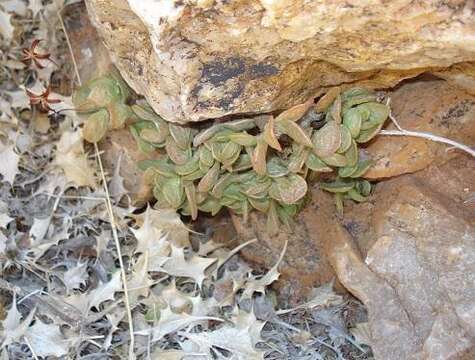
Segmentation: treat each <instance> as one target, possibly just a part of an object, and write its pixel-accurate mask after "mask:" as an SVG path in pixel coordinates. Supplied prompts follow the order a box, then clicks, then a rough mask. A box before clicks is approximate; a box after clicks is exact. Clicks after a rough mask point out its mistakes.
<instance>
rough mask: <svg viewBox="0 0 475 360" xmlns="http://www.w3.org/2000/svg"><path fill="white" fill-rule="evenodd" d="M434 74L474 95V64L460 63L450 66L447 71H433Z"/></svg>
mask: <svg viewBox="0 0 475 360" xmlns="http://www.w3.org/2000/svg"><path fill="white" fill-rule="evenodd" d="M434 74H435V75H436V76H438V77H440V78H442V79H444V80H447V81H448V82H449V83H451V84H453V85H454V86H458V87H460V88H462V89H464V90H465V91H466V92H468V93H469V94H472V95H475V63H473V62H469V63H462V64H457V65H454V66H451V67H450V68H449V69H444V70H440V71H435V72H434Z"/></svg>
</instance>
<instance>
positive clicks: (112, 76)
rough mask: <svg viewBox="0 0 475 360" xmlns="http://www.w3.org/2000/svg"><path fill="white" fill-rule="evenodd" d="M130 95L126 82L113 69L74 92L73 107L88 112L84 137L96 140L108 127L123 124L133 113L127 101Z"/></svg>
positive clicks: (118, 126) (116, 126)
mask: <svg viewBox="0 0 475 360" xmlns="http://www.w3.org/2000/svg"><path fill="white" fill-rule="evenodd" d="M129 95H130V91H129V88H128V86H127V84H126V83H125V82H124V81H123V80H122V78H121V77H120V76H119V75H118V74H116V73H109V74H107V75H104V76H102V77H99V78H97V79H93V80H91V81H89V82H88V83H87V84H85V85H83V86H81V87H80V88H79V89H78V90H77V91H76V92H75V93H74V94H73V103H74V106H75V108H76V111H77V112H79V113H82V114H86V115H87V119H86V120H85V122H84V127H83V137H84V139H86V140H87V141H89V142H92V143H95V142H98V141H99V140H101V139H102V138H103V137H104V135H105V134H106V132H107V131H108V130H110V129H119V128H122V127H123V126H124V124H125V122H126V120H127V119H129V118H130V117H131V116H132V114H133V113H132V110H131V109H130V106H128V105H127V104H126V101H127V98H128V97H129Z"/></svg>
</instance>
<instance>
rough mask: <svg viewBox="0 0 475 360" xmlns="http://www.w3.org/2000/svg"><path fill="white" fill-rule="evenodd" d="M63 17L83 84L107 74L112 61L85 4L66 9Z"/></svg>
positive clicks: (77, 4)
mask: <svg viewBox="0 0 475 360" xmlns="http://www.w3.org/2000/svg"><path fill="white" fill-rule="evenodd" d="M63 17H64V18H65V27H66V31H67V32H68V37H69V40H70V42H71V48H72V51H73V55H74V59H75V61H76V64H77V67H78V72H79V76H80V77H81V82H82V83H85V82H87V81H88V80H91V79H94V78H96V77H99V76H101V75H104V74H105V73H107V72H108V71H109V70H110V68H111V66H112V61H111V59H110V57H109V54H108V52H107V49H106V47H105V46H104V45H103V43H102V41H101V39H100V38H99V36H98V35H97V31H96V29H95V28H94V26H92V24H91V21H90V19H89V17H88V16H87V11H86V9H85V6H84V4H83V3H82V2H80V3H76V4H71V5H70V6H67V7H65V8H64V14H63Z"/></svg>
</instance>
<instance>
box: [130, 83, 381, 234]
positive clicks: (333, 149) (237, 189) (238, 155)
mask: <svg viewBox="0 0 475 360" xmlns="http://www.w3.org/2000/svg"><path fill="white" fill-rule="evenodd" d="M132 110H133V111H134V113H135V116H136V117H137V118H139V120H138V121H137V122H135V123H134V124H132V125H131V131H132V134H133V135H134V137H135V138H136V140H137V143H138V146H139V147H140V149H142V150H143V151H151V150H154V149H163V150H164V152H165V154H163V155H162V156H161V157H160V158H159V159H156V160H148V161H146V162H143V163H141V164H140V165H141V167H142V169H143V170H145V171H147V173H148V175H149V176H150V178H151V179H152V181H153V184H154V195H155V197H156V199H157V204H156V206H157V207H158V208H173V209H176V210H180V211H181V212H182V213H183V214H186V215H190V216H191V217H192V218H193V219H195V218H196V217H197V215H198V211H203V212H209V213H211V214H212V215H214V214H216V213H217V212H218V211H219V210H220V209H221V208H223V207H226V208H229V209H232V210H233V211H234V212H235V213H238V214H242V215H244V217H247V214H248V213H249V212H250V211H251V210H252V209H254V210H258V211H261V212H263V213H266V214H267V215H268V226H269V228H270V229H276V228H278V225H279V223H280V222H283V223H284V224H290V223H291V220H292V218H293V216H294V215H295V214H296V213H297V212H298V210H299V209H300V208H301V206H302V204H303V201H304V197H305V195H306V193H307V189H308V186H307V181H306V178H307V175H308V174H309V173H310V172H317V173H319V172H322V173H334V174H335V175H336V176H335V180H334V181H332V182H325V183H321V187H322V189H324V190H326V191H330V192H333V193H335V194H336V200H337V206H338V208H339V209H341V208H342V202H343V200H344V199H346V198H348V199H352V200H355V201H364V200H365V199H366V197H367V196H368V195H369V194H370V192H371V185H370V183H369V182H367V181H365V180H360V179H358V178H360V177H361V176H362V175H363V174H364V173H365V172H366V171H367V170H368V169H369V168H370V167H371V165H372V161H371V160H369V159H365V158H362V157H361V156H360V154H359V150H358V145H359V144H361V143H365V142H367V141H369V140H371V139H372V138H373V137H374V136H375V135H376V134H377V133H378V132H379V130H380V129H381V127H382V126H383V124H384V121H385V120H386V118H387V117H388V114H389V108H388V106H386V105H384V104H381V103H379V102H377V101H376V96H375V94H374V93H372V92H370V91H368V90H365V89H360V88H356V89H351V90H348V91H345V92H343V93H341V94H340V91H339V89H334V90H332V91H330V92H329V93H327V94H326V95H325V96H324V97H323V98H321V99H320V100H319V101H318V103H317V104H316V105H315V104H314V103H313V101H309V102H306V103H304V104H301V105H298V106H295V107H293V108H291V109H289V110H287V111H284V112H282V113H281V114H280V115H278V116H277V117H273V116H261V117H257V118H250V119H240V120H235V121H229V122H224V123H217V124H214V125H212V126H211V127H209V128H207V129H205V130H203V131H200V132H198V131H197V130H196V129H193V128H191V127H186V126H181V125H177V124H172V123H168V122H166V121H165V120H163V119H162V118H161V117H159V116H158V115H156V114H155V113H154V112H153V111H152V110H151V108H149V107H147V106H139V105H134V106H132ZM317 118H318V119H319V121H317V120H316V119H317ZM322 119H323V120H322ZM317 122H318V124H316V123H317ZM316 125H317V126H316ZM315 127H317V128H318V129H315Z"/></svg>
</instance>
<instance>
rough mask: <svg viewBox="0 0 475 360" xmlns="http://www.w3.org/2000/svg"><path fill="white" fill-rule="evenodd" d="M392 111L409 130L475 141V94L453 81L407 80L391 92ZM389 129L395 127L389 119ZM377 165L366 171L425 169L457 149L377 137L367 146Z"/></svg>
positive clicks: (374, 174) (376, 175)
mask: <svg viewBox="0 0 475 360" xmlns="http://www.w3.org/2000/svg"><path fill="white" fill-rule="evenodd" d="M389 96H390V98H391V109H392V113H393V115H394V116H395V118H396V119H397V121H398V123H399V124H400V125H401V126H402V127H403V128H404V129H407V130H412V131H419V132H428V133H431V134H434V135H439V136H444V137H448V138H450V139H452V140H456V141H459V142H461V143H465V144H469V145H470V144H475V96H474V95H470V94H468V93H467V92H465V91H463V90H461V89H459V88H457V87H454V86H453V85H451V84H450V83H448V82H446V81H443V80H437V79H434V78H430V77H426V78H423V79H418V81H407V83H405V84H402V85H401V86H399V87H398V88H397V89H396V90H395V91H394V92H391V93H389ZM386 128H387V129H395V126H394V125H392V124H391V122H390V121H389V120H388V126H387V127H386ZM366 150H367V151H368V153H369V154H370V155H371V157H372V158H373V159H374V160H376V164H375V165H374V166H373V167H372V168H371V169H370V170H369V171H368V172H367V173H366V174H365V177H366V178H368V179H381V178H388V177H393V176H397V175H401V174H406V173H413V172H415V171H418V170H422V169H424V168H426V167H427V166H429V165H430V164H432V163H433V162H434V161H435V162H437V163H441V162H444V161H447V160H448V159H450V158H451V157H452V156H453V155H454V154H455V153H457V152H456V151H447V146H446V145H441V144H437V143H434V142H431V141H427V140H424V139H420V138H414V137H388V136H378V137H377V138H376V139H375V140H373V141H372V142H371V144H369V146H368V147H367V148H366Z"/></svg>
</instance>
